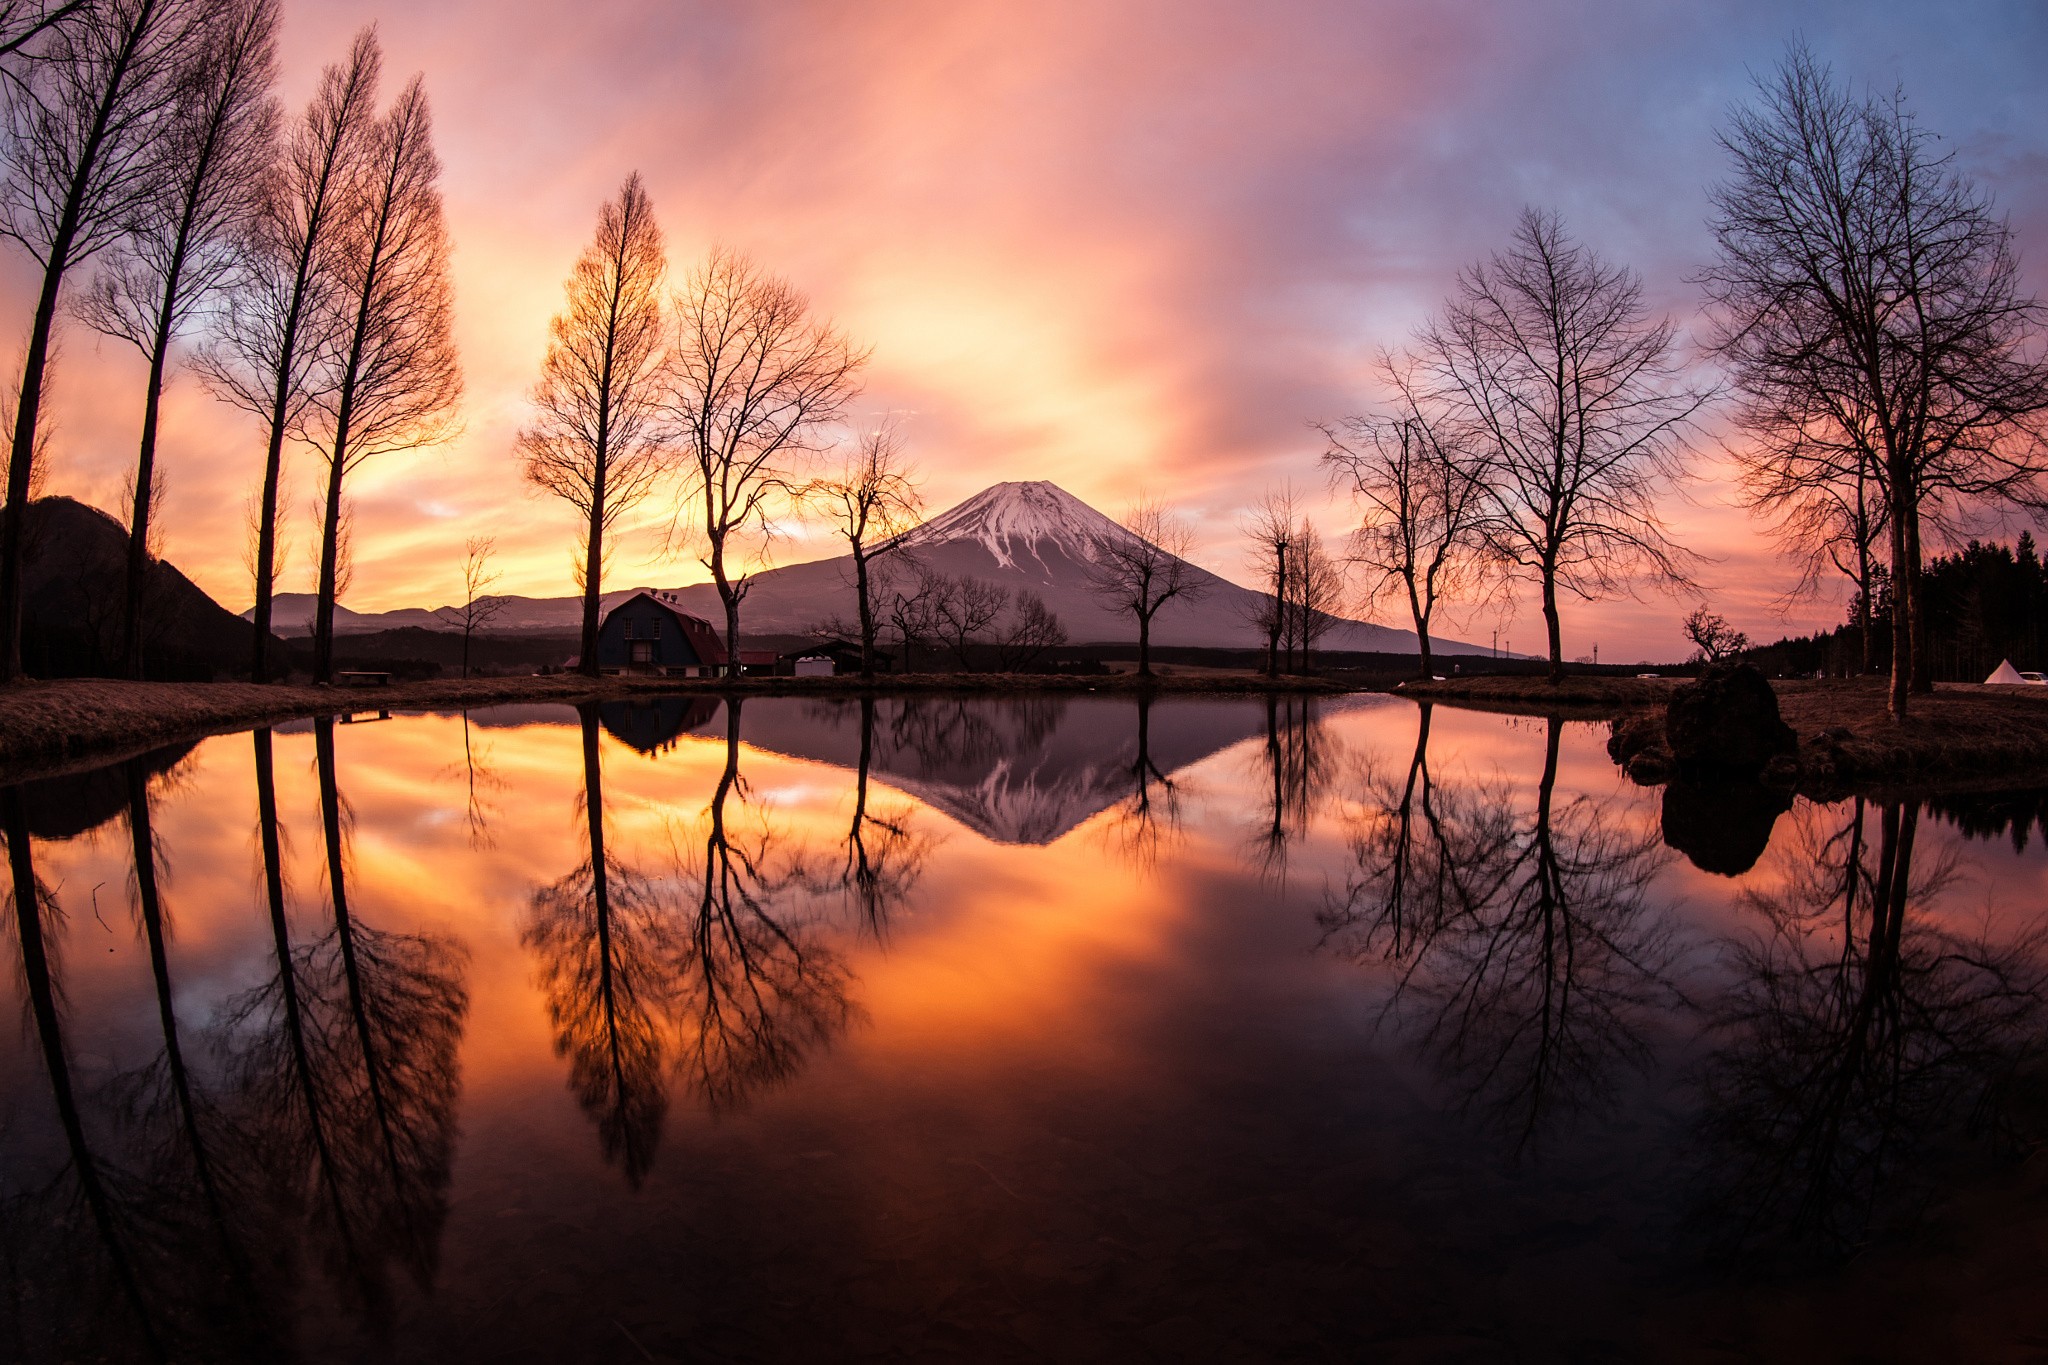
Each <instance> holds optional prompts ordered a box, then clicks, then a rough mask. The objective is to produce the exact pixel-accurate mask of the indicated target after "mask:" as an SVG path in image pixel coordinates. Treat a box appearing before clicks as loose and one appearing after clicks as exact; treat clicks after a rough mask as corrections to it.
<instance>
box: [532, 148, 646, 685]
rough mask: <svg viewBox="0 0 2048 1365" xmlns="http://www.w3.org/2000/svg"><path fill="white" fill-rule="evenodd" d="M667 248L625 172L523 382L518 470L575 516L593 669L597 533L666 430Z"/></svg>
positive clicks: (639, 479)
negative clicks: (529, 393) (535, 373)
mask: <svg viewBox="0 0 2048 1365" xmlns="http://www.w3.org/2000/svg"><path fill="white" fill-rule="evenodd" d="M667 274H668V257H667V255H666V253H665V251H664V249H663V247H662V240H661V227H660V226H659V225H658V224H657V223H656V222H655V221H654V203H653V201H652V200H650V199H649V198H648V197H647V188H646V186H645V185H643V184H642V183H641V181H640V173H639V172H638V171H635V172H634V173H633V174H631V175H629V176H627V177H626V183H625V184H624V185H622V186H621V187H620V188H619V194H618V198H616V199H613V200H610V201H608V202H607V203H606V204H605V206H604V207H603V208H602V209H600V210H599V211H598V218H597V235H596V237H595V238H593V239H592V240H591V243H590V245H589V246H587V247H585V248H584V249H583V254H582V255H581V256H579V257H577V258H576V267H575V269H574V270H573V271H571V272H570V275H569V279H568V282H567V283H566V284H565V285H564V286H563V290H564V292H565V293H566V294H567V295H568V304H567V306H566V307H565V308H564V309H563V311H561V312H560V313H557V314H556V315H555V318H554V321H553V322H552V323H550V324H549V328H548V330H549V338H548V350H547V357H546V359H545V360H543V361H542V362H541V378H540V383H539V384H537V385H535V387H534V391H533V406H534V409H535V411H536V417H535V420H534V421H533V423H532V424H531V425H529V426H528V427H527V428H526V429H525V430H524V431H522V432H520V433H519V452H520V456H521V458H522V459H523V460H524V461H525V464H526V477H527V479H528V480H529V481H530V482H532V483H533V484H535V485H536V486H538V487H540V488H542V489H545V490H546V491H547V492H550V493H552V494H554V495H555V496H556V497H558V498H561V499H562V500H563V501H564V502H567V503H568V504H569V505H570V506H571V507H573V508H574V509H576V511H577V512H578V513H580V514H581V515H582V517H583V523H584V524H583V566H582V570H581V573H580V575H579V577H580V579H581V582H580V584H579V586H580V587H581V588H582V589H583V652H582V655H581V658H580V660H579V666H580V667H581V668H582V670H583V672H584V673H586V674H588V675H589V676H590V677H593V678H594V677H596V676H597V674H598V659H597V627H598V599H599V597H600V596H601V595H602V593H603V590H604V589H603V583H604V563H605V553H606V545H605V535H606V533H607V532H608V531H610V530H611V528H612V525H613V523H615V522H616V521H617V520H618V519H619V517H621V516H623V515H624V514H625V513H626V512H627V511H628V510H629V509H631V508H632V507H633V506H634V505H635V504H636V503H638V502H639V501H640V500H641V499H642V498H644V497H646V496H647V494H648V493H649V492H650V491H651V489H652V486H653V481H654V478H655V476H656V475H658V474H659V473H660V472H661V458H662V455H663V453H664V445H665V440H666V437H667V433H666V432H664V431H663V430H662V428H661V425H660V422H659V411H658V406H657V403H658V399H659V397H660V385H661V380H662V366H663V364H664V362H665V360H666V358H667V344H666V338H665V337H664V336H663V329H664V327H665V326H666V324H667V320H668V319H667V314H666V311H665V310H664V308H663V306H662V297H661V290H662V282H663V280H664V279H665V278H666V277H667Z"/></svg>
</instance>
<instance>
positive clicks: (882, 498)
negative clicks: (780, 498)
mask: <svg viewBox="0 0 2048 1365" xmlns="http://www.w3.org/2000/svg"><path fill="white" fill-rule="evenodd" d="M805 495H806V500H807V501H809V502H811V503H813V504H814V505H815V506H817V507H819V508H820V509H822V510H823V512H824V513H825V515H826V516H827V517H829V518H831V522H832V530H833V533H834V534H835V535H838V536H841V537H843V538H844V539H845V541H846V544H847V547H848V548H849V549H850V550H851V552H852V554H853V590H854V596H855V598H856V599H857V602H858V610H859V622H860V671H861V676H862V677H868V676H871V675H872V674H873V673H874V671H875V633H876V631H877V630H878V629H879V626H880V623H879V621H878V620H877V619H876V615H877V614H876V610H875V584H874V582H873V579H874V574H873V572H872V569H871V564H872V561H873V560H874V558H875V556H877V555H880V554H886V553H888V552H889V551H891V550H894V549H895V548H896V547H897V544H898V542H899V541H900V540H901V539H902V537H903V535H904V533H905V532H907V531H909V530H910V529H911V528H912V527H914V526H915V525H916V524H917V519H918V513H919V510H920V509H921V507H922V506H923V500H922V499H921V498H920V497H919V495H918V491H917V481H916V479H915V477H914V476H913V474H912V473H911V471H910V470H909V469H908V468H907V467H906V465H905V463H904V459H903V441H902V437H901V435H900V434H899V433H898V432H897V430H896V428H895V427H894V426H893V425H891V424H889V423H886V422H885V423H883V424H881V425H879V426H876V427H874V428H872V429H871V430H869V431H866V432H864V433H862V435H861V437H860V440H859V443H858V444H856V445H855V446H854V448H853V451H852V452H851V453H850V454H849V455H848V457H847V460H846V464H845V465H844V466H843V467H842V468H841V469H840V470H839V471H838V472H837V473H836V474H834V475H833V476H832V477H830V478H825V479H818V480H814V481H813V482H812V483H811V485H810V486H809V487H808V488H807V489H806V490H805Z"/></svg>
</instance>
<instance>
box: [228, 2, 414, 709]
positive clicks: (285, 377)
mask: <svg viewBox="0 0 2048 1365" xmlns="http://www.w3.org/2000/svg"><path fill="white" fill-rule="evenodd" d="M381 67H382V57H381V54H380V53H379V51H378V47H377V35H376V32H375V30H373V29H368V28H365V29H363V30H362V31H361V32H360V33H358V34H357V35H356V37H355V41H354V43H353V44H352V45H351V47H350V49H349V55H348V60H347V61H346V62H344V63H341V64H338V65H333V66H329V67H328V68H327V69H326V70H325V71H324V72H322V73H321V77H320V84H319V86H318V88H317V89H316V90H315V91H314V94H313V99H312V101H311V103H309V104H308V105H307V106H306V111H305V113H304V114H303V115H301V116H300V118H299V119H298V121H297V123H296V124H294V125H293V127H292V129H291V130H290V132H289V133H288V134H287V136H286V138H285V140H284V146H283V148H282V151H281V154H280V155H279V156H278V158H277V160H276V162H275V164H274V165H273V166H272V168H271V171H270V174H269V175H267V176H266V177H264V179H263V181H262V183H261V195H262V199H261V204H260V207H259V210H258V212H257V214H256V218H255V221H254V222H253V223H252V224H251V225H250V229H249V231H248V233H247V234H246V236H245V238H244V240H243V241H242V243H241V246H240V260H239V261H238V263H237V266H238V268H237V270H236V276H235V279H234V282H233V287H232V289H231V291H230V293H229V295H228V303H227V307H226V308H225V309H224V310H223V315H222V317H221V319H220V323H219V326H218V328H217V329H216V335H215V337H214V339H213V340H212V341H211V342H210V343H209V344H208V345H207V346H206V347H205V348H204V349H203V350H201V351H200V353H199V356H198V359H197V362H196V363H197V368H198V370H199V373H200V376H201V377H202V378H203V379H204V380H205V382H206V385H207V387H208V388H210V389H211V390H212V391H213V392H214V394H215V395H216V396H217V397H220V398H223V399H225V400H226V401H228V402H230V403H233V404H234V405H235V406H236V407H239V408H242V409H243V410H245V411H247V412H249V413H251V414H253V415H254V416H256V417H257V418H259V419H260V420H262V421H263V422H264V423H265V425H266V430H267V433H268V442H267V445H266V447H265V450H264V456H263V480H262V484H261V487H260V491H259V492H258V493H257V497H256V508H255V522H256V528H255V530H256V545H255V555H254V562H253V563H252V565H251V575H252V577H253V579H254V583H255V594H256V606H255V610H254V612H253V613H252V620H253V623H254V627H255V639H254V641H253V643H252V645H251V653H250V659H249V675H250V677H252V678H253V679H255V681H257V682H268V681H269V680H270V679H271V677H272V675H273V671H274V670H273V665H272V660H271V658H270V642H271V639H272V632H271V610H272V605H271V604H272V600H273V598H274V596H275V594H276V591H277V579H278V575H279V573H280V572H281V571H282V566H281V564H280V562H279V561H280V556H281V550H280V544H279V537H278V514H279V508H280V506H281V501H282V496H283V482H284V450H285V441H286V439H287V437H289V436H291V435H292V434H293V433H294V432H296V431H298V430H299V429H300V426H301V423H302V422H303V421H304V420H305V417H306V413H307V407H308V405H309V403H310V402H311V401H312V399H313V397H314V393H315V390H316V388H317V387H318V386H319V385H321V384H323V383H327V382H331V380H332V378H333V376H332V375H331V373H328V370H329V369H330V367H328V366H326V365H324V364H322V361H323V360H324V359H325V358H326V357H328V356H329V355H330V354H331V353H332V351H333V350H334V349H335V348H336V347H337V346H338V345H339V344H340V343H341V341H342V339H343V337H344V336H345V335H346V333H345V324H346V321H347V319H346V314H345V310H344V309H343V308H342V307H340V306H339V305H338V304H337V302H336V299H335V293H336V290H337V288H338V280H337V277H336V271H337V269H338V267H339V265H340V261H339V256H338V250H339V248H338V244H337V241H336V238H337V236H338V234H339V232H340V227H341V221H342V219H343V217H344V216H345V215H346V214H347V213H348V212H349V204H348V193H349V187H350V186H351V185H353V184H354V183H355V182H356V181H357V180H358V179H359V178H360V177H361V175H362V174H363V173H364V165H365V163H366V161H367V159H368V157H369V154H370V150H371V143H372V137H373V135H374V133H375V131H376V127H377V109H376V100H377V78H378V75H379V73H380V70H381Z"/></svg>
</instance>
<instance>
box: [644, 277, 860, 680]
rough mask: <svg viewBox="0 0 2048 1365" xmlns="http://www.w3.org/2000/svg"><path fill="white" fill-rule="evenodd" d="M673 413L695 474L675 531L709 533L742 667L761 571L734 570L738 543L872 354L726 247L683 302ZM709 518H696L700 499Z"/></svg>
mask: <svg viewBox="0 0 2048 1365" xmlns="http://www.w3.org/2000/svg"><path fill="white" fill-rule="evenodd" d="M675 310H676V342H675V347H674V351H673V354H672V358H671V361H670V367H669V380H668V395H667V403H666V406H667V412H668V414H669V415H670V416H671V417H672V418H673V419H674V420H675V423H676V426H677V428H678V434H679V438H680V440H681V442H682V445H683V449H684V455H683V459H682V464H683V471H684V475H685V478H686V481H687V487H686V491H685V494H684V497H683V498H682V499H680V500H679V501H678V503H677V505H676V512H675V518H674V521H673V523H672V527H671V530H672V538H674V539H680V538H683V537H685V536H688V537H692V538H694V536H696V535H697V534H701V535H702V536H703V538H704V544H705V555H704V560H703V563H704V567H705V568H706V569H708V570H710V572H711V581H712V583H713V584H715V585H716V586H717V588H718V598H719V601H720V602H721V603H723V604H724V606H725V647H726V655H727V657H728V658H729V659H730V661H731V664H730V667H731V669H732V673H733V676H734V677H738V676H739V673H740V652H739V650H740V602H741V601H742V600H743V599H744V598H745V597H746V595H747V587H748V585H749V584H750V583H751V582H752V576H751V575H750V574H746V573H739V574H735V573H734V566H733V563H732V560H733V558H734V557H735V552H736V550H737V549H738V546H737V544H736V543H735V542H736V541H737V540H738V539H739V538H741V537H743V536H745V535H746V534H747V533H748V532H749V531H750V530H759V529H761V528H762V527H763V526H764V525H765V523H766V519H767V516H768V513H769V511H770V510H771V507H772V506H773V505H774V503H775V501H776V499H778V498H784V497H787V496H789V494H790V493H791V492H792V491H793V488H794V487H795V484H794V480H795V476H796V474H797V472H798V470H797V466H798V464H799V463H800V462H801V461H802V460H803V459H804V458H805V457H806V456H808V455H810V454H811V453H813V452H814V451H815V449H816V448H817V446H818V443H819V441H820V440H821V438H822V431H823V428H825V427H826V426H827V425H828V424H830V423H832V422H835V421H837V420H838V419H839V417H840V415H841V414H842V413H844V411H845V410H846V405H847V403H848V402H850V401H851V400H852V399H853V397H854V396H855V395H856V394H858V393H859V392H860V370H861V367H862V366H863V365H865V364H866V363H867V352H866V351H865V350H862V349H860V348H858V347H856V346H854V345H853V344H852V343H851V342H849V341H848V340H847V339H846V336H845V334H844V333H842V332H841V331H840V330H839V329H838V328H836V327H834V326H832V325H831V324H830V323H828V322H823V321H820V320H817V319H814V318H812V317H811V315H810V303H809V301H808V300H806V299H805V298H804V296H803V295H802V294H799V293H798V292H797V291H796V290H795V289H794V288H792V287H791V286H790V285H789V284H788V283H787V282H785V281H783V280H780V279H777V278H775V277H774V276H772V275H768V274H766V273H764V272H763V271H762V270H761V269H760V268H759V267H758V266H756V265H755V264H754V263H753V262H752V261H749V260H748V259H747V258H746V257H744V256H741V255H738V254H736V253H734V252H731V251H727V250H723V249H720V250H717V251H714V252H712V253H711V257H710V259H709V260H707V261H706V262H705V263H704V264H703V265H702V266H700V267H699V268H698V269H697V270H695V271H694V272H692V273H691V275H690V277H689V279H688V280H686V281H685V282H684V284H683V287H682V289H681V291H680V292H679V293H678V294H677V295H676V298H675ZM692 497H695V498H696V499H697V500H698V503H699V507H698V510H699V512H700V513H701V516H697V517H693V516H690V515H688V514H687V513H686V510H685V509H686V508H687V506H688V503H689V500H690V498H692Z"/></svg>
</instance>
